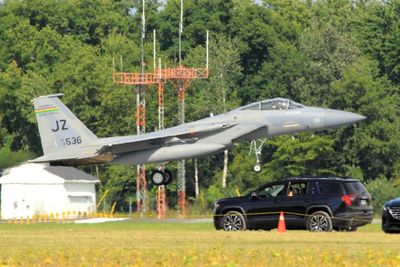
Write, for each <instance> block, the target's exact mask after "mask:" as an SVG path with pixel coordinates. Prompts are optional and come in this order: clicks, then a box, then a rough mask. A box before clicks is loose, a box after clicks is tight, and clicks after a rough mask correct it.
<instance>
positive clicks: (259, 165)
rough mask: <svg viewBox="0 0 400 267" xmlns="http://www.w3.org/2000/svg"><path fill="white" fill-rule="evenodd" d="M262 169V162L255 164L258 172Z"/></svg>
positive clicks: (254, 169)
mask: <svg viewBox="0 0 400 267" xmlns="http://www.w3.org/2000/svg"><path fill="white" fill-rule="evenodd" d="M261 169H262V167H261V164H260V163H256V164H255V165H254V166H253V171H254V172H256V173H259V172H261Z"/></svg>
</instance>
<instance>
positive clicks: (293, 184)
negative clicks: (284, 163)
mask: <svg viewBox="0 0 400 267" xmlns="http://www.w3.org/2000/svg"><path fill="white" fill-rule="evenodd" d="M280 212H284V215H285V222H286V227H287V228H288V229H308V230H309V231H332V229H335V230H343V231H356V230H357V227H359V226H362V225H365V224H368V223H371V222H372V218H373V211H372V201H371V195H370V194H369V193H368V191H367V190H366V189H365V187H364V186H363V185H362V183H361V182H360V181H359V180H357V179H349V178H340V177H327V178H303V177H302V178H299V177H293V178H286V179H284V180H281V181H276V182H271V183H268V184H266V185H263V186H261V187H259V188H258V189H257V190H255V191H253V192H252V193H250V194H249V195H247V196H242V197H234V198H225V199H220V200H218V201H216V202H215V208H214V226H215V228H216V229H217V230H220V229H223V230H225V231H237V230H246V229H272V228H276V227H277V225H278V220H279V214H280Z"/></svg>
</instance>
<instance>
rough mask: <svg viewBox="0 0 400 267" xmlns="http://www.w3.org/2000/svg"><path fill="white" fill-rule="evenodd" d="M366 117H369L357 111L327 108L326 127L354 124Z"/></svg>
mask: <svg viewBox="0 0 400 267" xmlns="http://www.w3.org/2000/svg"><path fill="white" fill-rule="evenodd" d="M366 118H367V117H365V116H362V115H359V114H357V113H352V112H347V111H341V110H335V109H325V112H324V119H325V127H327V128H331V127H338V126H342V125H347V124H353V123H356V122H359V121H362V120H365V119H366Z"/></svg>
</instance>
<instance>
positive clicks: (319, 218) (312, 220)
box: [307, 211, 332, 232]
mask: <svg viewBox="0 0 400 267" xmlns="http://www.w3.org/2000/svg"><path fill="white" fill-rule="evenodd" d="M307 230H308V231H311V232H330V231H332V220H331V217H330V216H329V214H328V213H326V212H324V211H316V212H314V213H313V214H311V215H310V216H309V217H308V219H307Z"/></svg>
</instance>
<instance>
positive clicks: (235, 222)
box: [221, 211, 246, 231]
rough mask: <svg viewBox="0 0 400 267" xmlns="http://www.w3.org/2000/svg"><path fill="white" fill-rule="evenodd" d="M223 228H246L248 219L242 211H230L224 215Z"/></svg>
mask: <svg viewBox="0 0 400 267" xmlns="http://www.w3.org/2000/svg"><path fill="white" fill-rule="evenodd" d="M221 228H222V229H223V230H224V231H242V230H246V221H245V219H244V217H243V215H242V214H241V213H240V212H237V211H229V212H228V213H226V214H225V215H224V216H223V217H222V221H221Z"/></svg>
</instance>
